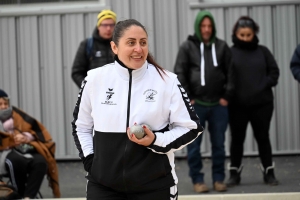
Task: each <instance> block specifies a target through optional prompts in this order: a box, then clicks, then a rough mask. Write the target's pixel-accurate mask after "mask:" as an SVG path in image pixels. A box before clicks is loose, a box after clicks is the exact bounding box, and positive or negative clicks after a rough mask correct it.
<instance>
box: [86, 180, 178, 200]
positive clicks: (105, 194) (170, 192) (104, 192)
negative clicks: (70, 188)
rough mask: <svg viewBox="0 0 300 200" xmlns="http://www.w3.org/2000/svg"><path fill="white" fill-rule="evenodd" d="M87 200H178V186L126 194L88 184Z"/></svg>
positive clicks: (102, 186) (92, 183) (89, 182)
mask: <svg viewBox="0 0 300 200" xmlns="http://www.w3.org/2000/svg"><path fill="white" fill-rule="evenodd" d="M86 193H87V200H98V199H101V200H154V199H155V200H177V199H178V192H177V185H174V186H172V187H171V188H166V189H160V190H155V191H149V192H140V193H124V192H118V191H115V190H113V189H111V188H109V187H106V186H104V185H100V184H97V183H94V182H92V181H88V182H87V192H86Z"/></svg>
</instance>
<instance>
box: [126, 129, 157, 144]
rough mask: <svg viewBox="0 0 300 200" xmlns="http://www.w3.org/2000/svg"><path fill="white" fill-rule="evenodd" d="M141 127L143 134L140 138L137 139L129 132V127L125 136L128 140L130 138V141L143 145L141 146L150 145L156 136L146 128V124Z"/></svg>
mask: <svg viewBox="0 0 300 200" xmlns="http://www.w3.org/2000/svg"><path fill="white" fill-rule="evenodd" d="M143 129H144V132H145V136H144V137H143V138H141V139H137V138H136V137H135V135H134V134H131V133H130V128H127V136H128V138H129V140H131V141H132V142H135V143H137V144H139V145H143V146H146V147H147V146H150V145H151V144H152V143H153V141H154V139H155V137H156V136H155V134H154V133H153V132H152V131H151V130H149V129H148V128H147V126H145V125H144V126H143Z"/></svg>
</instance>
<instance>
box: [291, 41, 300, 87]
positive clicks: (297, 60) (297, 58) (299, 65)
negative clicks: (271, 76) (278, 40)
mask: <svg viewBox="0 0 300 200" xmlns="http://www.w3.org/2000/svg"><path fill="white" fill-rule="evenodd" d="M290 67H291V71H292V74H293V75H294V77H295V79H296V80H297V81H298V82H299V83H300V44H298V46H297V48H296V49H295V52H294V54H293V57H292V59H291V63H290Z"/></svg>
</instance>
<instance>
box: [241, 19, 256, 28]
mask: <svg viewBox="0 0 300 200" xmlns="http://www.w3.org/2000/svg"><path fill="white" fill-rule="evenodd" d="M238 24H239V26H251V27H252V26H253V25H254V24H253V21H251V20H249V19H240V20H239V22H238Z"/></svg>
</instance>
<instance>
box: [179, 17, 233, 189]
mask: <svg viewBox="0 0 300 200" xmlns="http://www.w3.org/2000/svg"><path fill="white" fill-rule="evenodd" d="M194 31H195V34H194V35H190V36H188V38H187V40H186V41H185V42H183V44H182V45H181V46H180V48H179V52H178V54H177V59H176V63H175V67H174V72H175V73H176V74H177V75H178V79H179V81H180V83H181V84H182V86H183V87H184V88H185V90H186V92H187V94H188V95H189V97H190V99H191V103H192V105H193V106H194V108H195V110H196V113H197V115H198V117H199V118H200V123H201V125H203V126H204V125H205V122H206V121H207V122H208V131H209V133H210V141H211V147H212V179H213V187H214V190H216V191H219V192H222V191H226V189H227V188H226V185H225V184H224V183H223V181H224V179H225V167H224V165H225V147H224V142H225V131H226V129H227V125H228V110H227V105H228V101H229V99H230V97H231V95H232V91H233V84H232V74H231V67H232V62H231V51H230V49H229V47H228V45H227V44H226V42H225V41H223V40H220V39H219V38H217V37H216V32H217V30H216V27H215V22H214V18H213V16H212V14H211V13H210V12H208V11H200V12H199V13H198V15H197V17H196V19H195V23H194ZM201 141H202V135H200V136H199V137H198V138H197V139H196V140H195V141H194V142H193V143H191V144H189V145H188V147H187V149H188V165H189V175H190V177H191V179H192V182H193V184H194V190H195V192H197V193H202V192H208V191H209V189H208V187H207V186H206V184H205V183H204V174H203V173H202V172H201V169H202V166H203V165H202V157H201V153H200V147H201Z"/></svg>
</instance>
